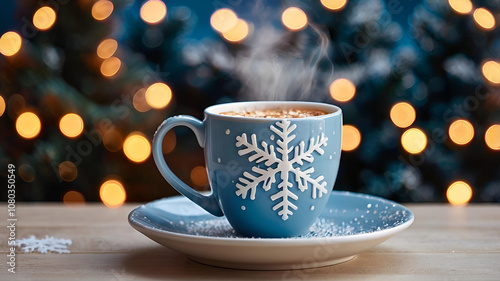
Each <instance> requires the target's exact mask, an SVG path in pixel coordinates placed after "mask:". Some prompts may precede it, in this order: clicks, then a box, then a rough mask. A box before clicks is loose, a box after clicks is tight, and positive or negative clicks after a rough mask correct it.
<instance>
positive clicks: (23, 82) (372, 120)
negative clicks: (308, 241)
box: [0, 0, 500, 206]
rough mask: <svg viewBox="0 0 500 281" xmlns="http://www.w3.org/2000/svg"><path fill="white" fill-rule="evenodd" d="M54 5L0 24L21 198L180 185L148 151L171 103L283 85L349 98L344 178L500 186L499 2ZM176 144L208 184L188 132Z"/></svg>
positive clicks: (441, 192) (351, 184) (249, 94)
mask: <svg viewBox="0 0 500 281" xmlns="http://www.w3.org/2000/svg"><path fill="white" fill-rule="evenodd" d="M63 2H64V3H63ZM54 3H55V4H51V5H52V6H51V5H49V4H47V6H46V7H41V6H40V4H39V3H38V2H36V1H28V0H26V1H21V2H20V3H19V4H18V7H17V15H18V17H19V18H21V19H22V20H21V22H22V23H23V26H19V27H18V28H17V29H15V28H14V29H13V30H17V31H14V32H6V33H4V34H3V36H2V39H0V51H1V52H2V54H3V56H0V66H1V69H0V128H1V130H2V136H1V139H0V141H1V148H0V161H2V165H4V167H5V166H6V165H7V163H15V164H16V165H18V170H19V175H20V177H21V178H22V180H23V181H24V182H25V184H20V185H19V186H20V187H19V198H20V199H25V200H61V198H63V197H66V199H67V200H82V197H83V198H85V199H84V200H90V201H94V200H98V199H99V198H100V199H101V200H103V201H104V202H105V203H106V204H108V205H109V206H113V205H119V204H121V203H122V202H123V200H124V199H125V194H126V196H127V197H128V198H129V200H134V201H146V200H152V199H154V198H158V197H161V196H165V195H169V194H174V193H175V192H174V191H173V190H172V189H171V188H170V189H168V188H165V187H166V186H167V184H166V183H165V182H164V180H163V179H162V178H161V176H160V175H159V173H158V172H157V171H156V167H155V166H154V163H153V161H152V159H151V157H149V154H150V141H151V138H152V135H153V133H154V130H155V128H156V127H157V126H158V124H159V123H160V122H161V121H162V120H163V119H164V118H165V117H168V116H171V115H175V114H190V115H193V116H195V117H198V118H201V117H202V111H203V109H204V108H205V107H207V106H209V105H212V104H215V103H223V102H228V101H233V100H283V99H286V100H311V101H320V102H327V103H334V104H338V105H340V106H341V107H342V109H343V112H344V123H345V126H344V129H343V156H342V163H341V170H340V172H339V176H338V180H337V183H336V189H345V190H351V191H360V192H366V193H370V194H376V195H380V196H384V197H387V198H391V199H394V200H398V201H442V200H445V198H446V197H445V196H446V190H447V188H448V187H449V186H452V187H453V188H458V190H460V188H463V189H464V190H465V192H463V193H460V192H458V193H454V192H451V194H458V195H461V194H464V196H465V198H466V199H467V195H470V194H471V193H470V191H468V190H467V186H468V185H470V186H471V187H472V189H473V194H474V198H473V199H474V200H478V201H480V200H484V201H500V186H498V182H500V181H499V180H500V178H499V177H500V176H499V175H500V171H499V169H500V165H499V162H498V150H500V144H499V142H500V125H498V124H499V123H500V120H499V118H500V116H499V110H498V108H499V98H498V97H499V93H498V92H499V88H498V85H499V83H500V78H499V75H500V64H499V63H498V62H497V61H498V55H497V54H498V53H499V48H500V40H499V36H498V33H499V31H498V28H496V22H495V17H494V16H493V14H496V13H498V12H500V4H499V1H496V0H495V1H493V0H490V1H475V2H474V4H472V2H470V1H468V0H450V1H448V2H443V1H431V0H429V1H425V3H423V4H421V5H420V4H419V5H417V8H416V9H415V10H414V11H413V14H412V15H411V18H410V19H411V21H410V26H409V27H408V28H406V27H405V24H403V26H402V25H401V22H396V21H395V18H396V17H401V16H400V14H401V13H403V14H404V12H402V10H404V6H401V3H394V1H387V4H386V2H384V1H382V0H350V1H346V0H321V1H314V2H311V1H302V2H301V1H286V2H284V3H281V2H280V1H258V2H256V3H255V2H253V1H227V2H224V1H215V2H213V3H208V2H207V3H205V2H200V3H196V4H192V6H190V7H185V6H182V5H186V4H185V3H183V2H181V1H175V0H172V1H167V2H166V4H167V5H168V13H167V5H165V3H164V2H162V1H159V0H149V1H132V0H122V1H107V0H99V1H94V0H80V1H71V2H70V1H56V2H54ZM181 3H182V4H181ZM221 8H222V9H221ZM492 13H493V14H492ZM75 19H78V20H77V21H76V20H75ZM19 33H21V35H19ZM200 34H201V35H200ZM205 37H206V38H205ZM3 104H6V106H5V105H3ZM4 110H5V113H4V112H3V111H4ZM455 121H457V122H455ZM13 124H15V126H13ZM495 124H496V125H495ZM176 139H177V142H176ZM176 143H177V145H176ZM164 146H165V147H164V152H166V153H169V154H168V156H167V162H168V163H169V164H170V165H171V167H172V169H173V170H174V172H175V173H176V174H178V175H179V176H180V178H182V179H183V180H186V181H188V182H189V183H190V184H192V185H193V186H195V187H197V188H199V189H204V188H206V186H205V185H206V182H207V179H206V172H205V171H204V167H203V157H202V150H201V149H200V148H196V149H193V148H194V147H197V145H196V142H195V139H194V138H193V137H192V134H191V133H189V132H188V131H183V130H178V131H176V135H174V134H171V135H170V136H169V137H168V140H167V141H166V142H165V144H164ZM174 147H175V149H174ZM4 172H5V171H2V172H1V173H4ZM458 180H463V181H464V183H461V182H458V183H457V184H455V185H452V183H454V182H456V181H458ZM103 182H105V183H106V184H102V183H103ZM125 190H126V193H125ZM450 190H451V189H450ZM99 192H100V194H99ZM2 196H4V195H2ZM108 197H109V198H114V200H115V201H113V200H111V201H107V200H105V198H108ZM71 198H73V199H71ZM78 198H80V199H78ZM448 199H450V198H448Z"/></svg>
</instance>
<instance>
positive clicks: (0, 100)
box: [0, 96, 5, 116]
mask: <svg viewBox="0 0 500 281" xmlns="http://www.w3.org/2000/svg"><path fill="white" fill-rule="evenodd" d="M4 112H5V100H4V99H3V97H2V96H0V116H2V115H3V113H4Z"/></svg>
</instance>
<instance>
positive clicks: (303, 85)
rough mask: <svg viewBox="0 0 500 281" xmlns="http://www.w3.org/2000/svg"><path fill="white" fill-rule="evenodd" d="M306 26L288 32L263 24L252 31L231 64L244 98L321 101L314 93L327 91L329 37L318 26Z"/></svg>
mask: <svg viewBox="0 0 500 281" xmlns="http://www.w3.org/2000/svg"><path fill="white" fill-rule="evenodd" d="M310 29H311V30H312V31H313V32H305V31H302V32H289V31H278V30H276V29H274V28H272V27H271V26H265V27H263V28H261V30H259V31H258V32H256V33H255V34H254V37H253V38H251V39H250V40H249V42H248V50H246V51H244V52H242V54H239V55H238V56H236V57H235V64H234V65H235V68H234V70H235V74H236V75H237V76H238V78H239V79H240V81H243V88H242V90H241V91H242V92H241V94H242V95H243V96H244V97H245V98H246V99H257V100H321V98H319V97H316V98H315V97H314V93H316V91H318V92H322V93H328V89H327V83H328V81H330V80H331V76H332V73H333V66H332V64H331V63H330V60H329V59H328V49H329V45H330V44H329V40H328V37H327V36H326V35H325V34H324V33H323V32H321V31H320V29H319V28H318V27H316V26H314V25H311V24H310ZM325 63H326V70H325V69H323V68H325V65H324V64H325ZM321 96H324V95H321Z"/></svg>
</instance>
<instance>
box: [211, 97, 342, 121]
mask: <svg viewBox="0 0 500 281" xmlns="http://www.w3.org/2000/svg"><path fill="white" fill-rule="evenodd" d="M263 105H266V107H265V108H277V107H279V106H280V105H281V106H290V107H293V106H297V107H301V108H306V109H309V108H310V109H319V110H323V111H325V112H328V113H327V114H323V115H318V116H308V117H295V118H279V117H278V118H276V117H272V118H263V117H248V116H231V115H223V114H220V113H221V112H225V111H234V110H235V107H237V108H245V107H252V106H259V109H262V106H263ZM204 113H205V116H210V117H213V118H217V119H226V120H231V121H238V120H239V121H251V120H253V121H266V122H267V121H273V120H283V119H297V120H304V119H311V118H312V119H318V118H321V119H323V118H328V117H334V116H339V115H341V114H342V109H341V108H340V107H338V106H336V105H333V104H328V103H321V102H310V101H243V102H228V103H222V104H216V105H212V106H209V107H207V108H206V109H205V111H204Z"/></svg>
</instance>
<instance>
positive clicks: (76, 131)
mask: <svg viewBox="0 0 500 281" xmlns="http://www.w3.org/2000/svg"><path fill="white" fill-rule="evenodd" d="M83 126H84V125H83V119H82V117H80V115H78V114H76V113H68V114H66V115H64V116H63V117H62V118H61V120H60V121H59V130H61V133H63V134H64V135H65V136H67V137H68V138H76V137H78V136H79V135H80V134H81V133H82V132H83Z"/></svg>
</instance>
